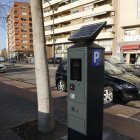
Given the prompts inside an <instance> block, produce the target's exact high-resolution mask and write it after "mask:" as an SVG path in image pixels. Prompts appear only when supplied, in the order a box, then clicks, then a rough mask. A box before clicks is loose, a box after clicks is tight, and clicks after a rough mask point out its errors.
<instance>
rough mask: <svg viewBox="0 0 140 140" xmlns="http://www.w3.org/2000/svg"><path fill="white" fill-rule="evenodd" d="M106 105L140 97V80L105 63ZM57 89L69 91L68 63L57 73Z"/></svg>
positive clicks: (61, 65) (64, 63) (61, 66)
mask: <svg viewBox="0 0 140 140" xmlns="http://www.w3.org/2000/svg"><path fill="white" fill-rule="evenodd" d="M104 78H105V80H104V103H110V102H118V101H119V102H120V101H121V102H127V101H131V100H134V99H138V98H139V96H140V78H138V77H137V76H135V75H133V74H131V73H128V72H125V71H121V69H119V68H117V67H116V66H115V65H113V64H111V63H109V62H108V61H105V72H104ZM56 87H57V89H58V90H59V91H66V89H67V62H66V61H65V62H62V63H61V64H60V65H59V67H58V69H57V71H56Z"/></svg>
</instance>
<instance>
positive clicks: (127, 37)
mask: <svg viewBox="0 0 140 140" xmlns="http://www.w3.org/2000/svg"><path fill="white" fill-rule="evenodd" d="M126 5H127V6H126ZM116 24H117V29H116V35H117V36H116V50H117V55H118V56H119V55H120V54H123V56H124V57H125V58H126V62H127V63H133V62H134V61H133V60H134V59H135V58H136V57H137V56H138V55H140V0H118V20H117V23H116ZM131 60H132V61H131Z"/></svg>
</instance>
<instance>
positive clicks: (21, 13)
mask: <svg viewBox="0 0 140 140" xmlns="http://www.w3.org/2000/svg"><path fill="white" fill-rule="evenodd" d="M7 38H8V51H9V54H10V58H16V59H17V60H21V59H25V58H26V57H28V56H33V35H32V18H31V10H30V3H28V2H14V3H13V5H12V8H11V10H10V12H9V14H8V16H7Z"/></svg>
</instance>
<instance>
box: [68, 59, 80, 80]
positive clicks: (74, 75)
mask: <svg viewBox="0 0 140 140" xmlns="http://www.w3.org/2000/svg"><path fill="white" fill-rule="evenodd" d="M81 64H82V60H81V59H70V65H71V72H70V73H71V75H70V79H71V80H76V81H81V80H82V66H81Z"/></svg>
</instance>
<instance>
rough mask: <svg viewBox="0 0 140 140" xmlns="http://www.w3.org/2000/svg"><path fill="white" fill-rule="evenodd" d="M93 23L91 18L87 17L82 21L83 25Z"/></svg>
mask: <svg viewBox="0 0 140 140" xmlns="http://www.w3.org/2000/svg"><path fill="white" fill-rule="evenodd" d="M90 21H93V17H88V18H84V19H83V23H85V22H90Z"/></svg>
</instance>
